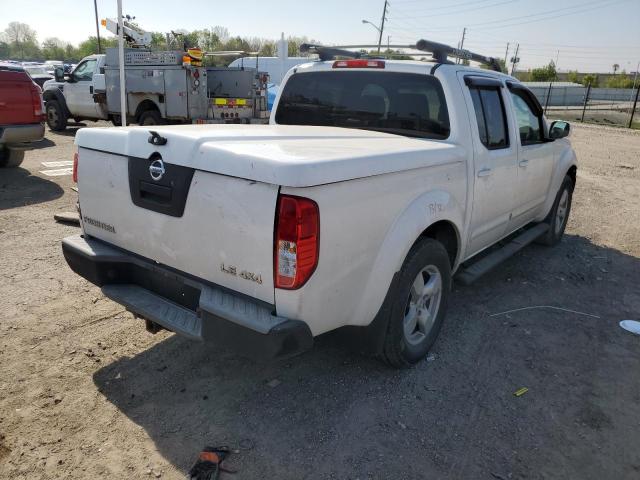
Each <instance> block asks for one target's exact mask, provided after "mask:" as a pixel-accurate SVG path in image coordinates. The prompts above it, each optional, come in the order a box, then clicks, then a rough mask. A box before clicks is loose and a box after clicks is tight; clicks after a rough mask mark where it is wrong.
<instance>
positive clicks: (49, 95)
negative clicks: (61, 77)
mask: <svg viewBox="0 0 640 480" xmlns="http://www.w3.org/2000/svg"><path fill="white" fill-rule="evenodd" d="M42 100H44V102H45V105H46V103H47V102H50V101H52V100H55V101H57V102H58V103H59V104H60V106H61V107H62V108H63V109H64V113H65V115H66V116H67V117H70V116H71V112H69V107H67V100H66V99H65V98H64V95H63V93H62V92H61V91H60V90H59V89H57V88H56V89H49V90H45V91H44V92H42Z"/></svg>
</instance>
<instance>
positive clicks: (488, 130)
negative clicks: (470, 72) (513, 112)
mask: <svg viewBox="0 0 640 480" xmlns="http://www.w3.org/2000/svg"><path fill="white" fill-rule="evenodd" d="M469 91H470V93H471V99H472V100H473V108H474V110H475V113H476V121H477V122H478V133H479V134H480V141H481V142H482V144H483V145H484V146H485V147H487V148H488V149H489V150H495V149H499V148H507V147H508V146H509V133H508V130H507V117H506V115H505V110H504V102H503V101H502V95H501V94H500V89H499V88H497V87H470V88H469Z"/></svg>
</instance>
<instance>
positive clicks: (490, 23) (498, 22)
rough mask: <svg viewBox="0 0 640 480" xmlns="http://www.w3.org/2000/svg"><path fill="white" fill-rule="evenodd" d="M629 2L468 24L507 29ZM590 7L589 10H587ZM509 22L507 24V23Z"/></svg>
mask: <svg viewBox="0 0 640 480" xmlns="http://www.w3.org/2000/svg"><path fill="white" fill-rule="evenodd" d="M628 1H629V0H614V1H609V2H601V0H592V1H591V2H586V3H583V4H582V5H572V6H569V7H563V8H558V9H556V10H548V11H546V12H542V13H532V14H529V15H520V16H515V17H508V18H503V19H498V20H490V21H487V22H479V23H474V24H467V26H468V27H485V26H489V27H488V28H489V29H491V28H506V27H512V26H517V25H525V24H528V23H534V22H540V21H545V20H554V19H556V18H561V17H565V16H568V15H576V14H580V13H584V12H589V11H592V10H597V9H600V8H604V7H609V6H612V5H615V4H618V3H624V2H628ZM585 7H588V8H585ZM567 10H573V11H569V12H567ZM558 12H565V13H561V14H558V15H556V14H557V13H558ZM533 17H540V18H533ZM524 18H531V20H526V21H523V22H519V21H516V22H514V23H508V22H511V21H513V20H521V19H524ZM505 22H507V23H505ZM461 26H462V25H460V24H458V25H447V26H440V27H436V28H429V30H431V31H447V30H450V29H455V28H459V27H461Z"/></svg>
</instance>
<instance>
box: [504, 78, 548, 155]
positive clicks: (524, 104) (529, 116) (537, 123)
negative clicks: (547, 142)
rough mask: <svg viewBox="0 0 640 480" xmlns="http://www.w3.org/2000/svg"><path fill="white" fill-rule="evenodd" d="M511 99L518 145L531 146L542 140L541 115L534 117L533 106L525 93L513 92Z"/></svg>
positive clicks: (534, 109)
mask: <svg viewBox="0 0 640 480" xmlns="http://www.w3.org/2000/svg"><path fill="white" fill-rule="evenodd" d="M511 99H512V100H513V106H514V108H515V113H516V120H517V121H518V130H519V131H520V143H522V145H531V144H533V143H540V142H542V141H543V140H544V138H543V134H542V132H543V130H542V115H536V113H535V111H536V108H535V105H533V103H532V101H531V99H530V98H528V96H527V95H526V94H525V93H521V92H520V91H517V90H513V91H511Z"/></svg>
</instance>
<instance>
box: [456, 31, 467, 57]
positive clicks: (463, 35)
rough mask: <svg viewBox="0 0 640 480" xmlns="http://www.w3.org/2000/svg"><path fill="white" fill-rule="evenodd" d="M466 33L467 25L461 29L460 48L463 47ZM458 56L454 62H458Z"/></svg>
mask: <svg viewBox="0 0 640 480" xmlns="http://www.w3.org/2000/svg"><path fill="white" fill-rule="evenodd" d="M466 35H467V27H464V28H463V29H462V39H461V40H460V43H459V45H460V50H462V49H463V48H464V37H465V36H466ZM460 60H461V59H460V57H459V56H458V58H456V63H460Z"/></svg>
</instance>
